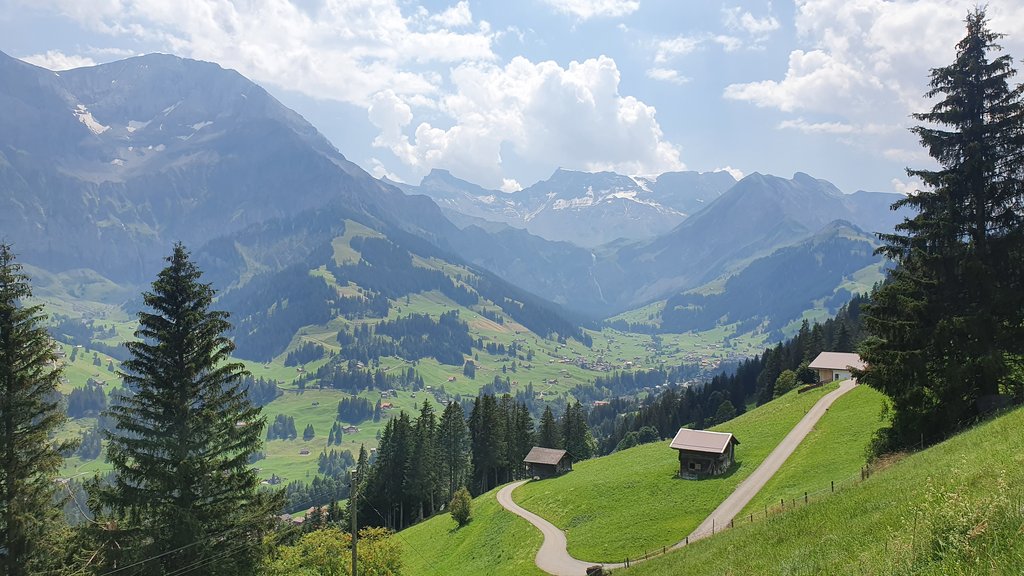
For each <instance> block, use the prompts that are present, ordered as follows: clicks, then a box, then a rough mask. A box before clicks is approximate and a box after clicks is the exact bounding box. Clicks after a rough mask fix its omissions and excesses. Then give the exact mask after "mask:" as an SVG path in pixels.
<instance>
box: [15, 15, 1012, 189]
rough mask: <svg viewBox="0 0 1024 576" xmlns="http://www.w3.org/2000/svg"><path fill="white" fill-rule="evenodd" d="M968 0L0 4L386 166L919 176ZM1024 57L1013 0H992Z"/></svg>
mask: <svg viewBox="0 0 1024 576" xmlns="http://www.w3.org/2000/svg"><path fill="white" fill-rule="evenodd" d="M975 4H976V2H975V1H974V0H969V1H961V0H796V1H793V2H781V1H778V0H776V1H760V2H758V1H731V0H730V1H724V2H721V1H718V0H488V1H484V0H455V1H452V0H445V1H440V2H412V1H406V0H354V1H345V0H237V1H229V0H174V1H169V0H0V50H2V51H4V52H6V53H7V54H9V55H11V56H15V57H17V58H22V59H24V60H26V61H28V62H31V63H33V64H36V65H39V66H43V67H46V68H49V69H51V70H62V69H68V68H74V67H79V66H89V65H95V64H101V63H105V62H110V61H114V60H119V59H122V58H126V57H131V56H133V55H139V54H145V53H150V52H165V53H171V54H175V55H178V56H182V57H188V58H195V59H199V60H208V61H212V62H216V63H218V64H220V65H221V66H223V67H225V68H231V69H235V70H238V71H239V72H241V73H242V74H244V75H245V76H247V77H249V78H250V79H252V80H254V81H256V82H257V83H259V84H260V85H262V86H263V87H264V88H266V89H267V90H268V91H269V92H270V93H271V94H273V95H274V96H276V97H277V98H278V99H279V100H281V101H282V102H283V103H284V104H285V105H287V106H289V107H290V108H292V109H294V110H295V111H297V112H299V113H300V114H302V115H303V116H304V117H305V118H306V119H307V120H309V121H310V122H311V123H313V125H315V126H316V127H317V128H318V129H319V130H320V131H321V132H322V133H323V134H324V135H325V136H326V137H327V138H328V139H330V140H331V141H332V142H333V143H334V145H335V146H337V147H338V149H339V150H340V151H341V152H342V153H343V154H344V155H345V156H346V157H347V158H349V159H350V160H352V161H354V162H356V163H357V164H359V165H360V166H362V167H363V168H365V169H366V170H367V171H369V172H371V173H373V174H374V175H376V176H378V177H383V176H387V177H389V178H392V179H394V180H398V181H402V182H409V183H418V182H419V180H420V179H421V178H422V177H423V176H424V175H425V174H427V173H428V172H429V171H430V170H431V169H433V168H443V169H447V170H450V171H451V172H452V173H453V174H454V175H456V176H458V177H460V178H464V179H467V180H470V181H473V182H475V183H478V184H480V185H482V186H485V187H487V188H492V189H502V190H505V191H510V192H511V191H515V190H517V189H519V188H522V187H526V186H529V185H531V184H533V183H535V182H537V181H539V180H543V179H546V178H548V177H549V176H550V175H551V173H552V172H553V171H554V170H555V169H557V168H565V169H571V170H585V171H599V170H614V171H617V172H620V173H624V174H629V175H656V174H660V173H663V172H667V171H676V170H698V171H702V172H703V171H713V170H728V171H730V172H732V173H733V174H734V175H735V176H737V177H740V176H742V175H744V174H749V173H751V172H761V173H767V174H775V175H778V176H785V177H789V176H791V175H792V174H793V173H795V172H806V173H808V174H811V175H812V176H815V177H818V178H824V179H826V180H829V181H831V182H833V183H834V184H836V185H837V186H839V188H840V189H842V190H844V191H846V192H854V191H856V190H873V191H896V192H908V191H912V190H913V189H915V188H916V187H919V186H920V184H919V183H917V182H915V181H913V180H911V179H908V178H907V176H906V173H905V168H906V167H908V166H910V167H915V168H921V167H930V166H932V164H931V161H930V159H929V158H928V156H927V154H926V153H925V152H924V150H923V149H922V148H921V147H920V145H919V144H918V142H917V140H916V137H914V135H913V134H911V133H910V132H909V130H908V128H909V127H911V126H913V125H914V124H915V121H914V120H913V118H912V117H911V114H912V113H914V112H921V111H925V110H927V109H928V108H929V107H930V105H931V104H930V103H929V101H928V100H926V99H925V98H924V93H925V91H926V90H927V88H928V74H929V70H930V69H932V68H935V67H938V66H944V65H946V64H949V63H950V62H952V60H953V57H954V54H955V44H956V42H957V41H958V40H959V39H960V38H961V37H962V36H963V33H964V25H963V19H964V17H965V15H966V14H967V12H968V10H970V9H971V8H972V7H973V6H975ZM988 13H989V16H990V20H991V27H992V29H993V30H995V31H997V32H1002V33H1005V34H1006V35H1007V36H1006V37H1005V38H1004V39H1003V40H1002V45H1003V46H1004V48H1005V49H1006V51H1007V52H1008V53H1010V54H1011V55H1013V56H1015V57H1024V1H1020V0H992V1H990V2H989V3H988Z"/></svg>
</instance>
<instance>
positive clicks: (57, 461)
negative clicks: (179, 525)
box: [0, 244, 72, 575]
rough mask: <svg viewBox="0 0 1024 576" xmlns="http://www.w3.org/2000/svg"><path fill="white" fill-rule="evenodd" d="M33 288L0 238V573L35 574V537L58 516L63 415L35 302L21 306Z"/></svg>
mask: <svg viewBox="0 0 1024 576" xmlns="http://www.w3.org/2000/svg"><path fill="white" fill-rule="evenodd" d="M31 295H32V289H31V287H30V285H29V280H28V277H27V276H26V275H24V274H23V273H22V272H21V265H19V264H17V263H15V261H14V254H13V253H12V251H11V247H10V246H9V245H7V244H0V574H5V575H21V574H34V573H37V572H38V571H40V570H41V568H42V564H41V562H42V561H44V560H45V558H43V557H42V556H43V554H42V551H41V546H40V543H41V541H42V540H43V539H44V534H45V533H46V530H47V528H48V527H49V526H51V525H52V523H53V522H54V521H55V520H56V519H57V516H58V515H59V513H60V507H59V506H54V505H53V497H54V491H55V490H56V488H57V486H56V485H55V484H54V479H55V477H56V475H57V470H58V469H59V468H60V466H61V463H62V457H61V453H62V452H64V451H66V450H69V449H71V448H72V447H71V446H70V445H68V444H67V443H62V442H57V441H55V440H54V439H53V436H54V433H56V432H57V430H58V429H60V427H61V426H62V425H63V424H64V422H65V421H66V420H67V416H65V415H64V412H63V410H62V409H61V407H60V393H59V392H58V391H57V384H58V382H59V381H60V377H61V370H60V368H59V367H57V366H56V356H55V355H54V352H53V343H52V341H51V340H50V336H49V334H48V333H47V331H46V328H44V327H43V325H42V323H43V321H44V320H45V316H43V315H42V314H41V309H42V308H41V306H24V305H23V302H24V300H25V299H26V298H28V297H30V296H31Z"/></svg>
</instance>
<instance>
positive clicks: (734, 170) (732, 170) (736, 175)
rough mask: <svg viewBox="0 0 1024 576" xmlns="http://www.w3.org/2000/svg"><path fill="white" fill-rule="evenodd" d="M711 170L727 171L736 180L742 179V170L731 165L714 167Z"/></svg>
mask: <svg viewBox="0 0 1024 576" xmlns="http://www.w3.org/2000/svg"><path fill="white" fill-rule="evenodd" d="M712 172H728V173H729V174H730V175H731V176H732V177H733V178H735V179H736V180H742V179H743V175H744V174H743V171H742V170H740V169H739V168H733V167H732V166H723V167H721V168H715V169H714V170H712Z"/></svg>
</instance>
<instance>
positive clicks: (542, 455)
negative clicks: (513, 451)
mask: <svg viewBox="0 0 1024 576" xmlns="http://www.w3.org/2000/svg"><path fill="white" fill-rule="evenodd" d="M523 462H524V463H526V473H527V474H529V475H530V476H535V477H538V478H551V477H553V476H558V475H561V474H564V473H566V472H570V471H572V454H569V453H568V452H566V451H565V450H556V449H554V448H541V447H540V446H534V447H533V448H532V449H531V450H530V453H529V454H527V455H526V458H525V459H523Z"/></svg>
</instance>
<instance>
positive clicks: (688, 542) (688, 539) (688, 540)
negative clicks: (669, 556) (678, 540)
mask: <svg viewBox="0 0 1024 576" xmlns="http://www.w3.org/2000/svg"><path fill="white" fill-rule="evenodd" d="M689 545H690V537H689V536H687V537H686V544H684V546H689Z"/></svg>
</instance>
